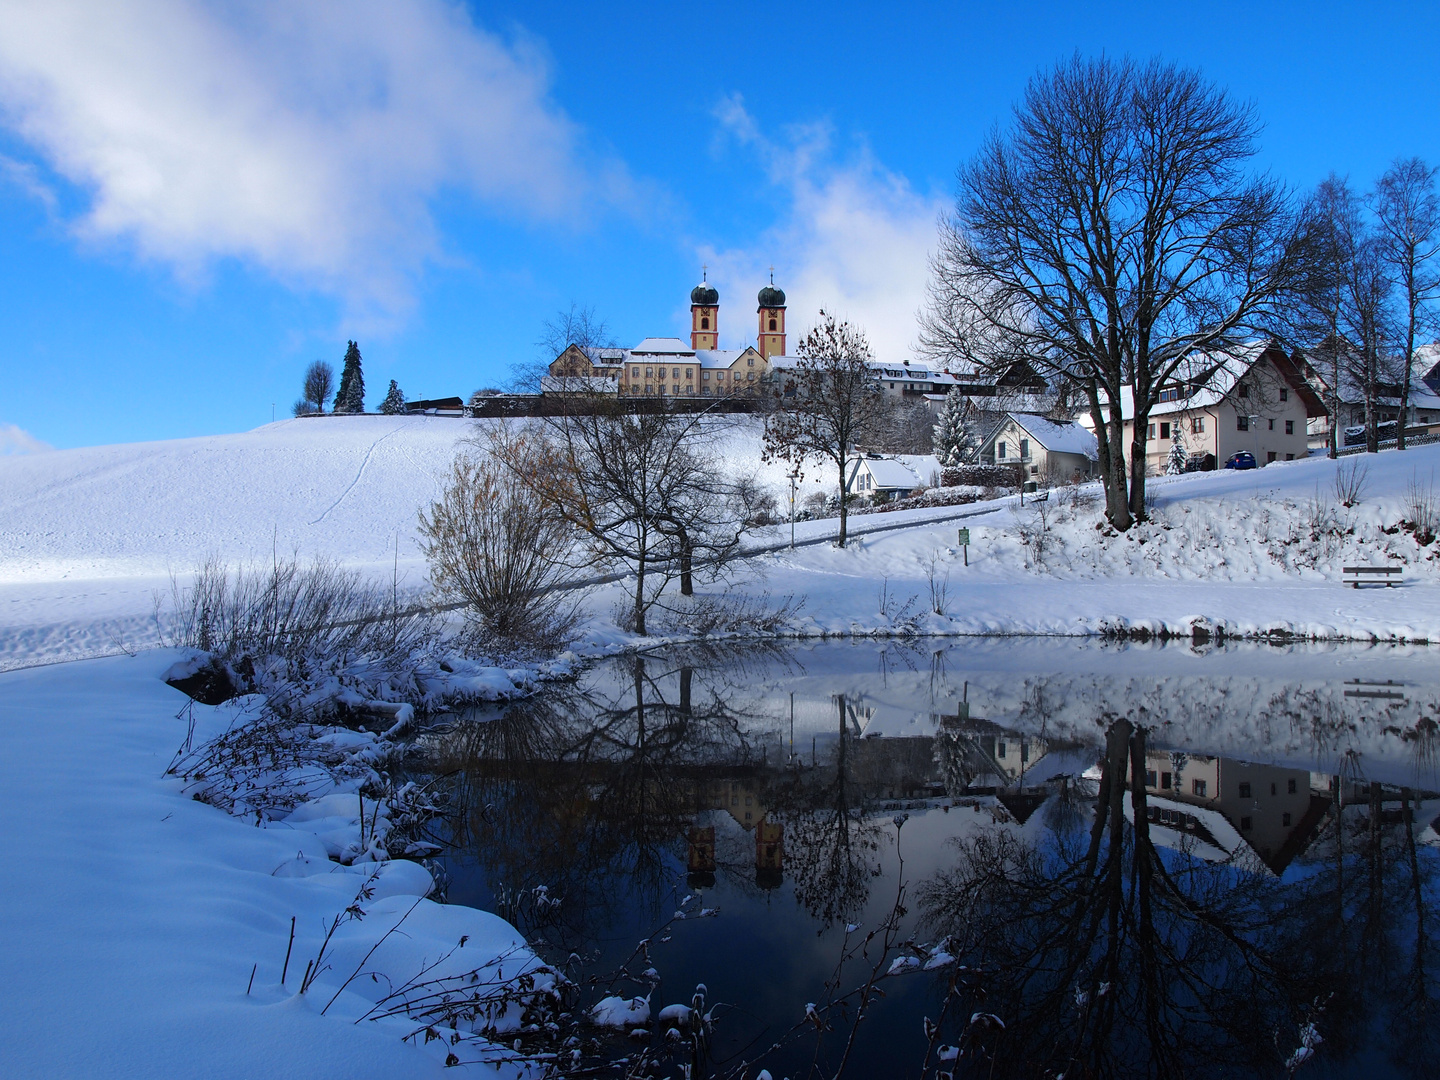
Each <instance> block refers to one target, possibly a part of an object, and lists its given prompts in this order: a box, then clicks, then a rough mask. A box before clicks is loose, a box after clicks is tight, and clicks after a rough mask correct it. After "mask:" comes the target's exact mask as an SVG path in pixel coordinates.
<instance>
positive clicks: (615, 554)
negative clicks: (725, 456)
mask: <svg viewBox="0 0 1440 1080" xmlns="http://www.w3.org/2000/svg"><path fill="white" fill-rule="evenodd" d="M574 404H575V408H574V409H573V410H572V411H571V412H570V413H569V414H568V415H563V416H555V417H547V418H545V419H544V420H543V421H541V424H542V425H543V426H542V428H541V429H540V431H539V433H538V437H539V438H540V439H541V440H542V441H543V444H544V447H545V449H544V451H543V452H542V453H539V454H537V453H535V452H534V451H533V450H532V449H531V445H532V444H530V443H527V442H523V441H520V440H517V439H515V438H514V437H509V438H507V437H505V436H501V437H497V438H496V439H494V440H493V441H494V444H495V446H496V448H497V449H496V453H497V454H498V455H499V456H500V457H501V458H502V460H504V461H505V462H506V463H507V464H510V465H511V466H512V469H511V471H512V475H514V477H515V478H516V480H517V481H518V482H520V483H524V484H528V485H530V486H531V487H532V488H533V489H534V490H535V491H537V492H539V493H540V494H541V496H542V497H543V498H544V499H545V500H546V501H547V503H548V505H549V506H550V507H551V508H552V510H553V511H554V513H555V514H557V515H558V516H559V517H560V518H562V519H563V520H564V521H566V522H568V523H569V524H570V525H571V526H573V527H574V528H575V529H577V530H578V531H579V532H580V534H581V535H582V536H583V537H584V539H585V541H586V542H587V545H588V546H587V552H586V562H587V565H590V566H607V565H609V566H623V567H625V568H626V569H627V570H629V571H630V572H631V573H633V574H634V575H635V585H634V593H633V598H632V605H631V609H630V611H631V617H630V620H629V621H630V622H631V623H632V628H633V629H634V631H635V632H636V633H637V634H644V633H645V632H646V630H645V616H646V614H647V612H649V610H650V608H651V607H652V606H654V604H655V602H656V600H657V599H658V598H659V596H660V593H661V591H662V590H663V589H664V588H665V586H666V585H668V584H669V583H670V582H672V581H675V580H677V579H678V581H679V586H680V594H681V595H682V596H690V595H693V593H694V579H695V577H696V576H697V575H699V574H702V573H703V574H714V573H717V572H718V571H719V570H720V569H721V568H723V566H724V565H725V563H726V562H728V561H729V560H730V559H731V558H732V557H733V556H734V555H735V554H736V553H737V552H738V550H739V546H740V536H741V533H742V532H743V530H744V527H745V522H746V521H747V520H748V519H749V518H750V516H751V513H750V511H751V501H750V500H751V499H752V498H753V497H754V496H755V494H756V489H755V488H754V487H753V485H750V484H746V483H741V482H738V481H736V480H734V479H732V477H731V475H730V472H729V470H727V469H726V468H725V466H724V463H723V462H722V461H721V460H720V459H719V456H718V454H717V453H716V452H715V446H714V443H715V435H714V432H713V430H712V429H711V428H710V427H709V426H708V425H706V424H705V423H704V422H703V417H704V414H682V413H675V412H670V411H668V410H666V409H664V408H663V407H662V408H657V409H652V410H645V411H639V412H635V411H631V410H629V409H627V408H626V407H625V404H624V403H621V402H618V401H615V400H614V399H613V398H609V399H605V398H600V397H595V398H587V399H584V400H579V399H577V400H576V401H575V402H574ZM516 447H523V448H524V449H525V454H524V456H523V457H522V456H521V455H520V454H519V453H518V452H517V450H516V449H515V448H516Z"/></svg>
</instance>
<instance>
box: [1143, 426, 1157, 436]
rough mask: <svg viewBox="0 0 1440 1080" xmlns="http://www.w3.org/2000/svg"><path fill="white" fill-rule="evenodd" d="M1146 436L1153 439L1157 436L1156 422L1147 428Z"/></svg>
mask: <svg viewBox="0 0 1440 1080" xmlns="http://www.w3.org/2000/svg"><path fill="white" fill-rule="evenodd" d="M1145 437H1146V438H1147V439H1153V438H1154V437H1155V425H1154V424H1150V425H1149V426H1148V427H1146V428H1145Z"/></svg>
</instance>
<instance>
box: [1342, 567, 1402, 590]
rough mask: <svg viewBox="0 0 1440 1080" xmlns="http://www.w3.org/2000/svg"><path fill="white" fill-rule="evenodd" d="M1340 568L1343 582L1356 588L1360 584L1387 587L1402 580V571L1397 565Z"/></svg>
mask: <svg viewBox="0 0 1440 1080" xmlns="http://www.w3.org/2000/svg"><path fill="white" fill-rule="evenodd" d="M1341 569H1342V572H1343V573H1344V574H1345V577H1344V578H1343V579H1342V580H1343V583H1344V584H1346V585H1349V586H1351V587H1352V588H1356V589H1358V588H1360V586H1361V585H1362V584H1364V585H1384V586H1385V587H1386V588H1387V589H1388V588H1389V587H1390V586H1391V585H1399V584H1400V583H1401V582H1402V581H1403V580H1404V579H1403V578H1402V576H1401V575H1402V573H1403V571H1402V570H1401V568H1400V567H1398V566H1346V567H1342V568H1341ZM1367 575H1369V576H1367Z"/></svg>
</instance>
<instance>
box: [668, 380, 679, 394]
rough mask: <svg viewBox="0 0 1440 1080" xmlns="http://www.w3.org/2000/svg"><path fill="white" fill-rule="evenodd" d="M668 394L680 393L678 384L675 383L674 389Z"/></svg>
mask: <svg viewBox="0 0 1440 1080" xmlns="http://www.w3.org/2000/svg"><path fill="white" fill-rule="evenodd" d="M670 392H671V393H672V394H678V393H680V384H679V383H676V384H675V388H674V389H673V390H671V391H670Z"/></svg>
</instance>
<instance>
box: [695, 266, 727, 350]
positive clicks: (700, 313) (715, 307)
mask: <svg viewBox="0 0 1440 1080" xmlns="http://www.w3.org/2000/svg"><path fill="white" fill-rule="evenodd" d="M707 269H708V268H706V267H701V277H700V284H699V285H696V286H695V288H693V289H691V290H690V347H691V348H692V349H714V348H718V347H719V346H718V345H717V344H716V343H717V342H718V341H719V340H720V294H719V293H718V292H716V290H715V286H713V285H711V284H710V282H709V281H708V280H707V279H706V272H707Z"/></svg>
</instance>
